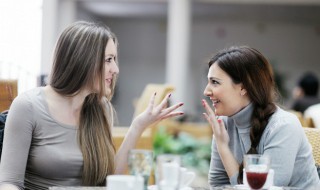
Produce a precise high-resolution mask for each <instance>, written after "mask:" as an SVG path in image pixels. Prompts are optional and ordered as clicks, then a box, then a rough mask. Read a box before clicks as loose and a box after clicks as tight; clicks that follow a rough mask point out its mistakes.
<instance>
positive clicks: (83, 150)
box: [0, 21, 183, 190]
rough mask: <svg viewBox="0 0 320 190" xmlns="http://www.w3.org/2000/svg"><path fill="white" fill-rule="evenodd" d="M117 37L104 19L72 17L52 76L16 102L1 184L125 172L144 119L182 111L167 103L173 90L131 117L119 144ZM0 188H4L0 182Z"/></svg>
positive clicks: (98, 178)
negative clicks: (115, 108)
mask: <svg viewBox="0 0 320 190" xmlns="http://www.w3.org/2000/svg"><path fill="white" fill-rule="evenodd" d="M117 45H118V44H117V39H116V37H115V35H114V34H113V33H112V32H111V31H110V29H109V28H108V27H106V26H103V25H100V24H96V23H89V22H83V21H82V22H76V23H74V24H72V25H70V26H69V27H67V28H66V29H65V30H64V31H63V32H62V34H61V36H60V38H59V40H58V42H57V45H56V49H55V54H54V61H53V67H52V71H51V79H50V83H49V85H47V86H46V87H39V88H36V89H33V90H30V91H27V92H25V93H23V94H21V95H19V96H18V97H17V98H16V99H15V100H14V102H13V104H12V106H11V108H10V111H9V115H8V119H7V123H6V130H5V135H4V148H3V153H2V158H1V164H0V184H2V188H3V189H8V188H12V189H23V188H25V189H32V190H36V189H48V187H50V186H81V185H83V186H104V185H105V179H106V177H107V176H108V175H110V174H116V173H123V172H124V171H125V168H126V165H127V156H128V151H129V150H130V149H132V148H134V146H135V145H136V142H137V140H138V139H139V137H140V135H141V134H142V132H143V131H144V129H145V128H147V127H148V126H149V125H151V124H153V123H155V122H157V121H160V120H162V119H164V118H168V117H173V116H177V115H181V114H183V113H182V112H180V111H175V110H176V109H177V108H179V107H180V106H182V103H180V104H176V105H173V106H171V107H168V108H167V107H166V105H167V101H168V99H169V97H170V95H167V96H166V98H165V99H164V100H163V101H162V102H161V103H160V104H159V105H154V99H155V96H156V95H154V96H153V97H151V99H150V103H149V105H148V107H147V109H146V110H145V111H144V112H143V113H141V114H140V115H138V116H137V117H136V118H135V119H134V120H133V122H132V124H131V126H130V129H129V131H128V133H127V135H126V137H125V139H124V141H123V143H122V145H121V147H120V149H119V151H118V152H116V151H115V147H114V144H113V142H112V134H111V128H112V127H113V118H114V115H113V114H114V112H113V108H112V105H111V103H110V101H111V98H112V95H113V93H114V86H115V83H116V79H117V75H118V73H119V68H118V63H117V61H118V60H117V59H118V57H117ZM0 189H1V187H0Z"/></svg>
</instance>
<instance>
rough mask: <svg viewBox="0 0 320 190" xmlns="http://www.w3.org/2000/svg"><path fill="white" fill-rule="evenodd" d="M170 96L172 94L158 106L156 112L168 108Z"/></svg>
mask: <svg viewBox="0 0 320 190" xmlns="http://www.w3.org/2000/svg"><path fill="white" fill-rule="evenodd" d="M170 96H171V93H169V94H167V95H166V97H165V98H164V99H163V100H162V101H161V103H160V104H159V105H158V106H157V108H156V110H155V111H157V112H160V111H161V110H162V109H164V108H166V107H167V106H168V101H169V98H170Z"/></svg>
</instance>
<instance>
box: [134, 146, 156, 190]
mask: <svg viewBox="0 0 320 190" xmlns="http://www.w3.org/2000/svg"><path fill="white" fill-rule="evenodd" d="M128 165H129V173H130V174H131V175H136V176H141V177H143V179H144V189H145V190H147V189H148V183H149V178H150V175H151V171H152V166H153V152H152V151H151V150H143V149H132V150H130V151H129V157H128Z"/></svg>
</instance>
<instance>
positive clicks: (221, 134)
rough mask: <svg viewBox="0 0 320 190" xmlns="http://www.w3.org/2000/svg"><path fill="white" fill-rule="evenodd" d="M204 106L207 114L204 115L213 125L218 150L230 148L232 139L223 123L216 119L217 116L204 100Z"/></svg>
mask: <svg viewBox="0 0 320 190" xmlns="http://www.w3.org/2000/svg"><path fill="white" fill-rule="evenodd" d="M202 105H203V107H204V108H205V110H206V113H203V115H204V117H205V118H206V120H207V121H208V122H209V123H210V125H211V128H212V130H213V134H214V138H215V140H216V143H217V146H218V149H219V148H224V147H228V144H229V141H230V138H229V135H228V132H227V130H226V128H225V126H224V123H223V121H222V120H221V119H217V118H216V114H215V113H214V111H213V110H212V109H211V107H210V106H209V105H208V103H207V101H205V100H202Z"/></svg>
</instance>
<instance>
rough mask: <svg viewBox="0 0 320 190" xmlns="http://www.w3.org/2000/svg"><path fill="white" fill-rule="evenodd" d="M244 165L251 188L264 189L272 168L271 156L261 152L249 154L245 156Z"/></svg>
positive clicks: (255, 189)
mask: <svg viewBox="0 0 320 190" xmlns="http://www.w3.org/2000/svg"><path fill="white" fill-rule="evenodd" d="M244 167H245V171H246V175H247V181H248V184H249V186H250V188H251V189H254V190H257V189H262V187H263V185H264V184H265V182H266V180H267V176H268V172H269V168H270V157H269V156H267V155H260V154H247V155H245V156H244Z"/></svg>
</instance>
